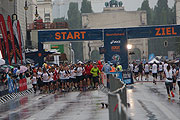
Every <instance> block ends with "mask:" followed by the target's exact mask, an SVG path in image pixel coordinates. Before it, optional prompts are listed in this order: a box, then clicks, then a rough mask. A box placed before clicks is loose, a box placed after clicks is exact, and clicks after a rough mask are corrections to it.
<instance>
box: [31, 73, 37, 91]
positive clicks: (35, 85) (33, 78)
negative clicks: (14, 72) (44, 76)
mask: <svg viewBox="0 0 180 120" xmlns="http://www.w3.org/2000/svg"><path fill="white" fill-rule="evenodd" d="M31 81H32V85H33V89H34V93H35V94H36V88H37V74H36V72H34V73H33V75H32V77H31Z"/></svg>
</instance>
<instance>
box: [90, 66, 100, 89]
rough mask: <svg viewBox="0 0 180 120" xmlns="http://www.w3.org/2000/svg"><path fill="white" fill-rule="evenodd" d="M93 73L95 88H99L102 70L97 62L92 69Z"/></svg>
mask: <svg viewBox="0 0 180 120" xmlns="http://www.w3.org/2000/svg"><path fill="white" fill-rule="evenodd" d="M91 74H92V75H93V82H94V89H97V87H98V84H99V74H100V70H99V68H98V67H97V65H96V64H94V67H93V68H92V69H91Z"/></svg>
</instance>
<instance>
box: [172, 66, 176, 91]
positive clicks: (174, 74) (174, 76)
mask: <svg viewBox="0 0 180 120" xmlns="http://www.w3.org/2000/svg"><path fill="white" fill-rule="evenodd" d="M172 71H173V88H174V90H175V87H176V66H175V65H173V66H172Z"/></svg>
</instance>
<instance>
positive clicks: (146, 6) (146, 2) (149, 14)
mask: <svg viewBox="0 0 180 120" xmlns="http://www.w3.org/2000/svg"><path fill="white" fill-rule="evenodd" d="M138 10H145V11H146V13H147V24H148V25H151V24H152V12H153V10H152V9H151V8H150V7H149V0H144V1H143V3H142V4H141V8H139V9H138Z"/></svg>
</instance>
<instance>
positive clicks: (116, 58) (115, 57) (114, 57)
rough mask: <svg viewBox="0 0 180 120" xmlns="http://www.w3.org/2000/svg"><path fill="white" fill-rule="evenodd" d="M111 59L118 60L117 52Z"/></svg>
mask: <svg viewBox="0 0 180 120" xmlns="http://www.w3.org/2000/svg"><path fill="white" fill-rule="evenodd" d="M112 60H114V61H120V56H119V55H118V54H115V55H113V56H112Z"/></svg>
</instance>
